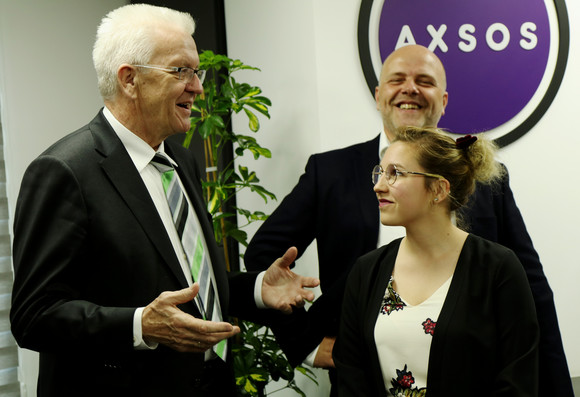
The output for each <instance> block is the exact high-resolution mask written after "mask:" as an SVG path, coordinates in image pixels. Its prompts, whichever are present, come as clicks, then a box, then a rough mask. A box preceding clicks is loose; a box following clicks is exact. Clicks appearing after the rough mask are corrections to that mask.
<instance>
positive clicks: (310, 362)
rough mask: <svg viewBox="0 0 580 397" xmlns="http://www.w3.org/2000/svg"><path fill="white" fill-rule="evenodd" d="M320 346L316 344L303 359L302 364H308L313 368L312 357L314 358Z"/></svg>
mask: <svg viewBox="0 0 580 397" xmlns="http://www.w3.org/2000/svg"><path fill="white" fill-rule="evenodd" d="M319 348H320V345H318V346H316V349H314V350H313V351H312V353H310V354H309V355H308V357H306V358H305V359H304V364H307V365H310V366H311V367H313V368H314V359H315V358H316V354H317V353H318V349H319Z"/></svg>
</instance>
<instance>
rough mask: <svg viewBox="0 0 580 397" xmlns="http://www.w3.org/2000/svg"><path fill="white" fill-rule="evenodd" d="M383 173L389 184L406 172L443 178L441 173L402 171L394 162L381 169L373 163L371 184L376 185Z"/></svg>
mask: <svg viewBox="0 0 580 397" xmlns="http://www.w3.org/2000/svg"><path fill="white" fill-rule="evenodd" d="M383 174H384V175H385V177H386V178H387V183H388V184H389V185H393V184H394V183H395V182H396V181H397V177H398V176H400V175H406V174H411V175H422V176H427V177H429V178H437V179H444V178H443V177H442V176H441V175H437V174H429V173H428V172H414V171H402V170H399V169H398V168H397V166H396V165H394V164H389V165H387V169H386V170H383V167H381V166H380V165H375V167H374V168H373V172H372V181H373V185H376V184H377V183H379V180H380V179H381V176H382V175H383Z"/></svg>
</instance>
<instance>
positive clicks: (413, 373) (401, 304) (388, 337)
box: [375, 277, 452, 397]
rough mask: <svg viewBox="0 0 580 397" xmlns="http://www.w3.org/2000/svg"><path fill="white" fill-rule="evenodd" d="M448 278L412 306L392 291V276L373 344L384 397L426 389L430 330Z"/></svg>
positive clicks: (443, 295)
mask: <svg viewBox="0 0 580 397" xmlns="http://www.w3.org/2000/svg"><path fill="white" fill-rule="evenodd" d="M451 279H452V277H450V278H449V279H448V280H447V281H446V282H445V283H443V285H441V287H439V289H438V290H437V291H435V292H434V293H433V295H431V296H430V297H429V298H428V299H427V300H425V301H424V302H422V303H421V304H419V305H416V306H413V305H410V304H408V303H407V302H405V300H404V299H402V298H401V297H400V296H399V295H398V294H397V293H396V291H394V290H393V289H392V281H393V278H392V277H391V280H390V281H389V284H388V286H387V289H386V291H385V298H384V299H383V304H382V306H381V310H380V312H379V314H378V317H377V322H376V324H375V343H376V346H377V352H378V356H379V362H380V364H381V371H382V373H383V380H384V382H385V388H386V389H387V395H389V396H395V397H399V396H406V395H407V394H405V390H409V389H412V390H416V389H421V388H425V387H426V386H427V371H428V367H429V350H430V348H431V341H432V338H433V331H434V329H435V326H436V323H437V319H438V317H439V313H440V312H441V308H442V307H443V302H444V301H445V297H446V296H447V292H448V291H449V286H450V285H451Z"/></svg>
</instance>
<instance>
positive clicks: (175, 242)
mask: <svg viewBox="0 0 580 397" xmlns="http://www.w3.org/2000/svg"><path fill="white" fill-rule="evenodd" d="M103 114H104V116H105V118H106V119H107V121H108V122H109V124H111V127H112V128H113V130H114V131H115V133H116V134H117V136H118V137H119V139H120V140H121V143H122V144H123V146H124V147H125V149H126V150H127V153H128V154H129V157H130V158H131V160H132V161H133V164H134V165H135V168H136V169H137V171H138V172H139V175H140V176H141V178H142V179H143V183H144V184H145V187H146V188H147V191H148V192H149V194H150V196H151V199H152V200H153V204H154V205H155V208H156V209H157V212H158V213H159V216H160V217H161V221H162V222H163V226H165V230H166V231H167V234H168V236H169V239H170V240H171V244H172V246H173V249H174V251H175V253H176V256H177V259H178V260H179V264H180V265H181V269H182V270H183V274H184V275H185V278H186V280H187V283H188V285H190V286H191V285H192V284H193V277H192V275H191V271H190V269H189V263H188V261H187V257H186V255H185V253H184V251H183V247H182V245H181V239H180V237H179V235H178V234H177V230H176V229H175V224H174V223H173V217H172V215H171V210H170V209H169V204H168V203H167V198H166V196H165V191H164V190H163V184H162V182H161V178H160V174H159V171H158V170H157V169H156V168H155V166H153V165H152V164H151V160H152V159H153V157H154V156H155V154H156V153H157V152H160V153H163V154H164V155H165V156H166V157H167V158H168V159H169V160H170V161H171V162H172V164H173V165H174V166H177V164H176V163H175V161H173V159H171V158H170V157H169V156H168V155H167V154H166V153H165V151H164V149H165V145H164V143H163V142H162V143H161V145H159V148H158V149H157V152H156V151H155V150H154V149H153V148H152V147H151V146H149V144H147V143H146V142H145V141H144V140H142V139H141V138H139V137H138V136H137V135H135V134H134V133H132V132H131V131H130V130H129V129H127V128H126V127H125V126H124V125H123V124H121V123H120V122H119V121H118V120H117V119H116V118H115V116H113V114H112V113H111V111H110V110H109V109H107V108H106V107H105V108H104V110H103ZM176 176H177V174H176ZM177 178H178V181H179V183H180V185H181V187H182V190H183V192H184V193H185V189H184V188H183V185H182V184H181V180H180V179H179V176H177ZM185 196H186V199H187V201H188V202H189V197H187V194H185ZM190 206H191V203H190ZM264 273H265V272H262V273H260V275H259V276H258V278H257V279H256V284H255V288H254V299H255V300H256V304H257V305H258V307H261V308H264V307H265V304H264V303H263V301H262V289H261V287H262V279H263V277H264ZM212 277H213V273H212ZM214 285H215V280H214ZM143 309H144V308H143V307H140V308H138V309H136V310H135V314H134V316H133V341H134V342H133V346H134V347H135V348H136V349H154V348H156V347H157V344H156V343H155V344H147V343H145V341H144V340H143V334H142V327H141V320H142V315H143Z"/></svg>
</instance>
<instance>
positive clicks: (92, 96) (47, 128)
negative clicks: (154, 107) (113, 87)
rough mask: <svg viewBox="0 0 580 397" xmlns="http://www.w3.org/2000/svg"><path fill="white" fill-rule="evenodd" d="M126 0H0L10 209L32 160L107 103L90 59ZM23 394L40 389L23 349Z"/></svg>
mask: <svg viewBox="0 0 580 397" xmlns="http://www.w3.org/2000/svg"><path fill="white" fill-rule="evenodd" d="M127 2H128V1H125V0H98V1H95V0H93V1H91V0H76V1H75V0H50V1H46V0H0V116H1V117H2V126H3V131H4V154H5V156H6V172H7V194H8V205H9V207H10V213H11V214H13V213H14V206H15V203H16V197H17V194H18V189H19V187H20V180H21V179H22V175H23V173H24V170H25V169H26V167H27V166H28V164H29V163H30V162H31V161H32V160H33V159H34V158H35V157H36V156H38V155H39V154H40V153H41V152H42V151H43V150H44V149H46V148H47V147H48V146H49V145H50V144H51V143H53V142H55V141H56V140H57V139H59V138H61V137H63V136H64V135H66V134H67V133H69V132H72V131H74V130H75V129H77V128H79V127H81V126H82V125H84V124H86V123H87V122H88V121H89V120H91V119H92V118H93V117H94V116H95V115H96V114H97V111H98V110H99V108H100V107H101V106H102V101H101V97H100V95H99V93H98V90H97V79H96V75H95V71H94V68H93V63H92V54H91V53H92V46H93V42H94V37H95V33H96V28H97V25H98V23H99V21H100V20H101V18H102V16H103V15H105V14H106V13H107V12H108V11H110V10H112V9H114V8H117V7H118V6H120V5H122V4H125V3H127ZM20 360H21V370H22V372H21V374H20V376H21V381H23V382H24V384H25V386H24V390H23V393H24V394H23V396H24V397H25V396H26V395H28V396H36V377H37V365H38V364H37V362H38V356H37V354H36V353H33V352H30V351H28V350H22V351H21V357H20Z"/></svg>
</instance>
